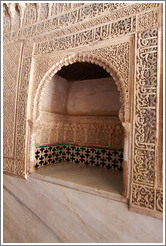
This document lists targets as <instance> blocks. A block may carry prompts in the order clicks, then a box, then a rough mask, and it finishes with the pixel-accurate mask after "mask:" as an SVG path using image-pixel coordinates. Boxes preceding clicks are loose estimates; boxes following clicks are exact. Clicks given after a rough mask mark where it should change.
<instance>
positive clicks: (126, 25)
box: [34, 17, 136, 55]
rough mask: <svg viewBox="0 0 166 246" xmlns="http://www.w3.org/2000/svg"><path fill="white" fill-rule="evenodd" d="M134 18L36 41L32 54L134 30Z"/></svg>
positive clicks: (84, 43)
mask: <svg viewBox="0 0 166 246" xmlns="http://www.w3.org/2000/svg"><path fill="white" fill-rule="evenodd" d="M135 28H136V18H135V17H129V18H126V19H124V20H120V21H118V22H115V23H112V24H107V25H104V26H100V27H96V28H93V29H91V30H87V31H84V32H80V33H76V34H73V35H70V36H66V37H62V38H59V39H53V40H49V41H46V42H41V43H36V44H35V49H34V55H39V54H45V53H50V52H53V51H55V50H57V51H58V50H67V49H71V48H75V47H78V46H81V45H87V44H89V43H91V42H94V41H101V40H105V39H108V38H109V37H111V38H114V37H117V36H120V35H125V34H127V33H132V32H135Z"/></svg>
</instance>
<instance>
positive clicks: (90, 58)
mask: <svg viewBox="0 0 166 246" xmlns="http://www.w3.org/2000/svg"><path fill="white" fill-rule="evenodd" d="M75 62H89V63H94V64H96V65H99V66H100V67H102V68H103V69H104V70H106V71H107V72H108V73H109V74H110V75H111V77H112V78H113V79H114V81H115V84H116V85H117V88H118V90H119V93H120V101H121V108H120V110H119V119H120V121H121V123H122V125H123V127H124V136H125V137H124V160H123V169H124V174H123V191H122V194H123V196H125V197H126V198H129V191H130V160H129V146H130V138H131V129H130V122H128V121H127V117H126V112H125V110H129V108H130V106H129V102H128V101H127V99H126V95H125V86H124V83H123V80H122V79H121V77H120V75H119V73H118V71H116V70H115V69H114V67H112V66H111V64H110V63H109V62H107V61H106V60H105V59H102V58H100V57H97V56H94V55H88V54H74V55H71V56H68V57H66V58H63V59H62V60H60V61H59V62H58V63H56V64H55V65H54V66H52V67H51V68H50V69H49V70H48V72H47V73H46V74H45V75H44V77H43V79H42V80H41V82H40V84H39V86H38V89H37V91H36V94H35V97H34V101H33V112H32V113H33V114H32V115H33V119H32V121H30V122H31V123H30V131H29V134H30V136H29V139H30V141H29V142H30V145H29V153H30V166H29V167H27V170H28V171H29V172H30V173H31V172H33V171H34V170H33V165H34V152H35V147H37V146H36V141H35V140H36V134H37V133H36V130H35V122H39V120H40V111H41V107H42V100H43V97H44V91H45V89H46V87H47V85H48V83H49V82H50V80H51V79H52V78H53V76H54V75H55V74H56V73H57V72H58V71H59V70H61V68H62V67H63V66H68V65H69V64H73V63H75ZM130 151H131V150H130Z"/></svg>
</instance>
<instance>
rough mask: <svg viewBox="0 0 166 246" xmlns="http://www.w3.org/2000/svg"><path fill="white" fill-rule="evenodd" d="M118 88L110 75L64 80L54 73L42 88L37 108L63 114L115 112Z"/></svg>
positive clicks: (118, 103)
mask: <svg viewBox="0 0 166 246" xmlns="http://www.w3.org/2000/svg"><path fill="white" fill-rule="evenodd" d="M120 106H121V104H120V99H119V91H118V89H117V85H116V84H115V81H114V80H113V79H112V78H111V77H110V78H100V79H90V80H81V81H67V80H66V79H64V78H62V77H60V76H58V75H57V74H55V75H54V76H53V77H52V79H51V80H50V81H49V83H48V84H47V86H46V88H45V89H44V91H43V97H42V102H41V111H46V112H50V113H58V114H67V115H97V116H99V115H112V114H115V115H117V114H118V112H119V109H120Z"/></svg>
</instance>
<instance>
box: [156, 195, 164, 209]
mask: <svg viewBox="0 0 166 246" xmlns="http://www.w3.org/2000/svg"><path fill="white" fill-rule="evenodd" d="M156 210H157V211H160V212H162V211H163V191H162V190H156Z"/></svg>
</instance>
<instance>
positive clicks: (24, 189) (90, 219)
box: [3, 175, 162, 243]
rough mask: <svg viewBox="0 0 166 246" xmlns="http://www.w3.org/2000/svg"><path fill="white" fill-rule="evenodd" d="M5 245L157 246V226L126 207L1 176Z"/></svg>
mask: <svg viewBox="0 0 166 246" xmlns="http://www.w3.org/2000/svg"><path fill="white" fill-rule="evenodd" d="M3 197H4V200H3V202H4V217H3V226H4V227H3V236H4V239H3V240H4V242H5V243H161V242H162V221H161V220H158V219H155V218H152V217H149V216H145V215H141V214H137V213H135V212H132V211H129V210H128V207H127V204H125V203H122V202H117V201H113V200H110V199H106V198H103V197H100V196H96V195H92V194H88V193H85V192H81V191H76V190H73V189H70V188H66V187H63V186H61V185H55V184H51V183H48V182H43V181H41V180H38V179H34V178H32V177H31V176H28V179H27V180H24V179H22V178H17V177H12V176H7V175H4V194H3Z"/></svg>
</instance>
